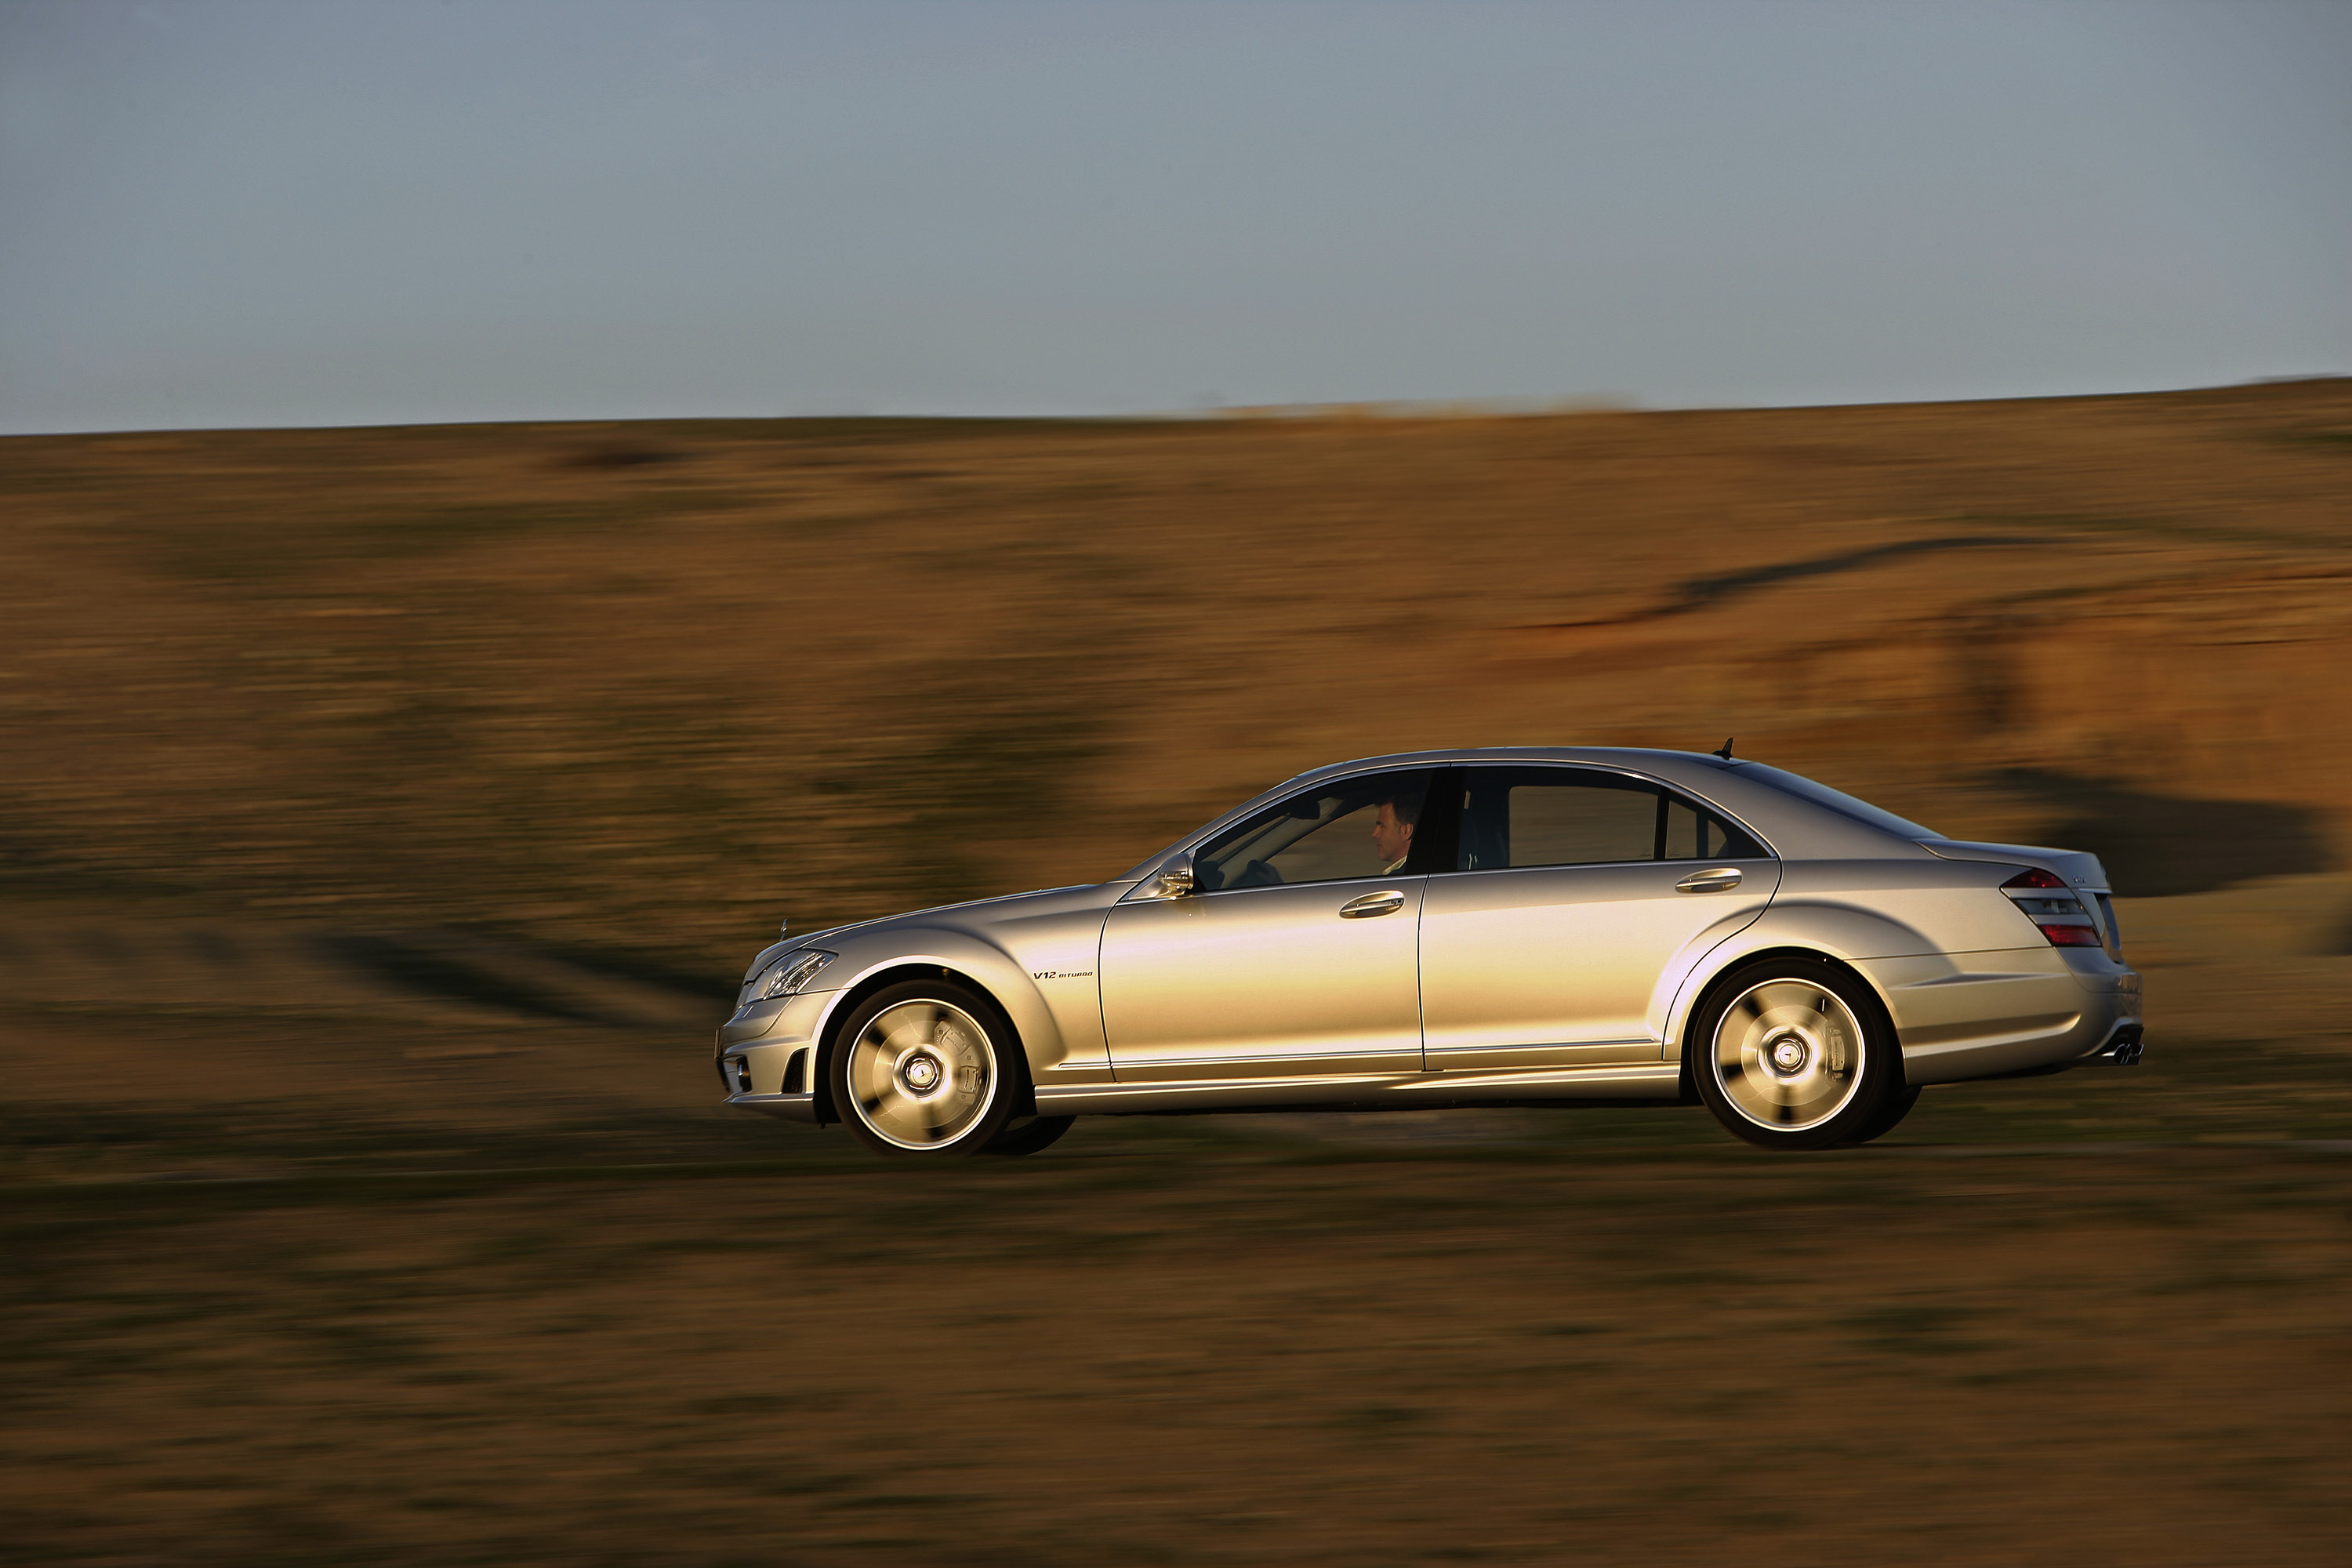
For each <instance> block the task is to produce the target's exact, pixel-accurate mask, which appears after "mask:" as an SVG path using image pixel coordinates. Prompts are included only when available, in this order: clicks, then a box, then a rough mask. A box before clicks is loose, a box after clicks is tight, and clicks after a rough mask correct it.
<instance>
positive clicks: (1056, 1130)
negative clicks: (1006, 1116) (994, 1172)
mask: <svg viewBox="0 0 2352 1568" xmlns="http://www.w3.org/2000/svg"><path fill="white" fill-rule="evenodd" d="M1076 1120H1077V1118H1076V1117H1075V1116H1032V1117H1030V1118H1028V1119H1027V1120H1025V1121H1008V1122H1006V1123H1005V1124H1004V1126H1003V1130H1002V1131H999V1132H998V1133H997V1134H996V1136H995V1137H993V1138H992V1139H990V1140H989V1141H988V1144H987V1147H985V1148H983V1149H982V1150H981V1152H982V1153H983V1154H1034V1153H1036V1152H1038V1151H1039V1150H1041V1149H1049V1148H1051V1147H1053V1145H1054V1144H1055V1142H1057V1141H1059V1140H1060V1138H1061V1136H1062V1134H1063V1133H1065V1132H1067V1131H1069V1130H1070V1123H1072V1122H1073V1121H1076Z"/></svg>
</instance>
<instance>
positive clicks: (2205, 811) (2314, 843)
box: [1995, 768, 2352, 939]
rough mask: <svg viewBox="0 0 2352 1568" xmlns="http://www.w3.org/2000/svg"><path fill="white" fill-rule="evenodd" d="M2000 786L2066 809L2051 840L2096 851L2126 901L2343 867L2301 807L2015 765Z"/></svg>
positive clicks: (2317, 820) (2048, 835)
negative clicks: (2150, 788)
mask: <svg viewBox="0 0 2352 1568" xmlns="http://www.w3.org/2000/svg"><path fill="white" fill-rule="evenodd" d="M1995 782H1997V783H1999V784H2002V785H2004V786H2005V787H2007V788H2009V789H2011V790H2014V791H2016V792H2017V793H2019V794H2021V795H2028V796H2030V797H2032V799H2034V800H2036V801H2038V802H2040V803H2041V804H2042V805H2045V806H2048V807H2050V808H2052V809H2053V810H2055V811H2063V813H2065V815H2064V816H2060V817H2055V818H2053V821H2052V824H2051V826H2050V827H2049V828H2048V829H2047V830H2046V831H2045V832H2044V834H2043V837H2044V838H2045V839H2046V840H2047V841H2048V842H2049V843H2051V844H2053V845H2055V846H2057V847H2061V848H2066V849H2082V850H2087V851H2089V852H2090V853H2091V854H2094V855H2096V856H2097V857H2098V858H2099V859H2100V860H2101V862H2102V863H2104V864H2105V867H2106V868H2107V875H2108V876H2109V877H2110V878H2112V879H2114V882H2115V890H2116V892H2117V893H2118V894H2120V895H2122V896H2123V897H2126V898H2136V899H2161V898H2170V897H2172V896H2174V895H2177V894H2181V893H2210V892H2214V891H2217V890H2219V889H2222V888H2228V887H2234V886H2235V885H2237V884H2238V883H2240V882H2251V881H2252V880H2254V879H2256V878H2259V877H2294V876H2302V875H2305V874H2307V873H2309V872H2313V871H2332V870H2334V869H2335V868H2336V852H2335V848H2334V847H2333V846H2332V845H2331V844H2330V842H2329V840H2328V836H2327V831H2326V818H2325V816H2323V815H2322V814H2321V813H2319V812H2316V811H2312V810H2309V809H2307V808H2305V807H2302V806H2294V805H2274V804H2272V803H2270V802H2266V801H2248V800H2200V799H2197V798H2194V797H2192V796H2189V795H2152V794H2148V793H2146V792H2144V791H2141V790H2136V789H2126V788H2124V787H2122V786H2121V785H2117V784H2103V783H2101V782H2099V781H2097V780H2095V779H2085V778H2077V777H2074V776H2073V775H2072V774H2068V773H2050V772H2044V771H2042V770H2040V769H2034V768H2011V769H2009V770H2007V771H2006V772H2003V773H2000V774H1998V775H1996V781H1995ZM2345 935H2346V937H2347V939H2352V930H2347V931H2346V933H2345Z"/></svg>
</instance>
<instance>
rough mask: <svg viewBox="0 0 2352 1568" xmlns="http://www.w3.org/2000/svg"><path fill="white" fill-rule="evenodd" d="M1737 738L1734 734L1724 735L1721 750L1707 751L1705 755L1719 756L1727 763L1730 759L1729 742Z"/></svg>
mask: <svg viewBox="0 0 2352 1568" xmlns="http://www.w3.org/2000/svg"><path fill="white" fill-rule="evenodd" d="M1735 740H1738V736H1736V735H1726V736H1725V737H1724V738H1723V750H1721V751H1719V752H1708V753H1707V755H1708V756H1711V757H1721V758H1722V759H1723V760H1724V761H1725V762H1729V761H1731V742H1733V741H1735Z"/></svg>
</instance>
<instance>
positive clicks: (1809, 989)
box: [1690, 959, 1908, 1149]
mask: <svg viewBox="0 0 2352 1568" xmlns="http://www.w3.org/2000/svg"><path fill="white" fill-rule="evenodd" d="M1694 1022H1695V1024H1696V1027H1694V1028H1693V1030H1692V1031H1691V1036H1690V1040H1691V1047H1692V1049H1693V1050H1694V1051H1696V1060H1694V1061H1693V1062H1692V1063H1691V1079H1692V1082H1693V1084H1694V1085H1695V1086H1696V1088H1697V1089H1698V1096H1699V1099H1701V1100H1704V1101H1706V1107H1707V1109H1708V1110H1712V1111H1714V1112H1715V1118H1716V1120H1717V1121H1720V1122H1722V1123H1723V1125H1724V1126H1725V1127H1726V1128H1727V1129H1729V1130H1730V1131H1732V1132H1733V1133H1735V1134H1737V1135H1738V1136H1739V1137H1741V1138H1745V1139H1746V1140H1748V1142H1750V1143H1757V1144H1761V1145H1762V1146H1763V1147H1765V1148H1768V1149H1828V1148H1832V1147H1834V1146H1835V1145H1837V1144H1840V1143H1848V1142H1858V1141H1859V1140H1861V1139H1863V1138H1865V1137H1869V1136H1873V1135H1874V1134H1875V1133H1876V1132H1880V1131H1885V1127H1884V1126H1880V1125H1878V1124H1879V1122H1880V1121H1881V1120H1882V1118H1883V1117H1884V1116H1885V1111H1886V1110H1887V1109H1888V1107H1889V1102H1890V1101H1891V1100H1893V1099H1894V1098H1895V1097H1896V1096H1898V1095H1900V1094H1901V1093H1902V1092H1903V1067H1902V1062H1901V1060H1900V1059H1899V1058H1897V1057H1896V1055H1895V1040H1894V1035H1893V1031H1892V1030H1890V1029H1889V1028H1888V1027H1887V1026H1886V1025H1885V1023H1884V1022H1882V1020H1881V1014H1880V1012H1879V1009H1878V1004H1877V1000H1876V998H1874V996H1872V995H1871V994H1869V993H1868V991H1867V990H1866V989H1865V988H1864V986H1863V984H1861V982H1859V981H1857V980H1856V979H1854V978H1853V976H1852V975H1851V974H1848V973H1846V972H1845V971H1843V970H1842V969H1840V968H1838V967H1837V966H1835V965H1834V964H1831V963H1820V962H1815V961H1812V960H1808V959H1777V960H1768V961H1766V962H1763V963H1752V964H1749V965H1748V966H1747V967H1745V968H1743V969H1740V970H1738V971H1737V972H1735V973H1732V974H1731V975H1729V976H1727V978H1726V979H1725V980H1724V981H1723V983H1722V984H1719V985H1717V987H1716V988H1715V990H1714V992H1713V993H1712V994H1710V996H1709V997H1708V999H1707V1001H1706V1005H1704V1006H1703V1007H1702V1008H1701V1009H1700V1012H1699V1016H1698V1017H1697V1018H1696V1020H1695V1021H1694ZM1905 1109H1906V1110H1907V1109H1908V1107H1907V1106H1906V1108H1905ZM1885 1125H1886V1126H1892V1125H1893V1121H1887V1122H1886V1124H1885Z"/></svg>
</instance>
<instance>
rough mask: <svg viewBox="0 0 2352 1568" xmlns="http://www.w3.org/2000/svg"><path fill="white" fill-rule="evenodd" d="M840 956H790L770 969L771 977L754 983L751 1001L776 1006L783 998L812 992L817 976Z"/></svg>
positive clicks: (797, 954)
mask: <svg viewBox="0 0 2352 1568" xmlns="http://www.w3.org/2000/svg"><path fill="white" fill-rule="evenodd" d="M835 956H836V955H835V954H834V953H830V952H817V951H815V950H814V949H810V950H809V951H807V952H788V953H786V954H784V956H783V957H782V958H780V959H778V960H776V962H775V963H772V964H770V965H769V966H768V970H767V973H764V974H762V975H761V976H760V978H758V979H757V980H754V981H753V982H751V999H752V1000H753V1001H755V1002H772V1001H774V1000H775V999H776V998H777V997H779V996H790V995H793V994H795V993H797V992H801V991H805V990H807V989H808V983H809V982H810V981H812V980H814V979H815V978H816V972H817V971H818V970H820V969H823V968H824V966H825V965H826V964H828V963H832V962H833V961H834V959H835Z"/></svg>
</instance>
